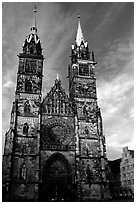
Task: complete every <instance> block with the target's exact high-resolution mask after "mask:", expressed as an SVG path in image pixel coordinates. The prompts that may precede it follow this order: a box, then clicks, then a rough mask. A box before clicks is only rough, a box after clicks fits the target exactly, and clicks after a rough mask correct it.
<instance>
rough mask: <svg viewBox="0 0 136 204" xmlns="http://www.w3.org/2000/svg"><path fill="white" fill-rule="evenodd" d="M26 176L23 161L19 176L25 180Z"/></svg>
mask: <svg viewBox="0 0 136 204" xmlns="http://www.w3.org/2000/svg"><path fill="white" fill-rule="evenodd" d="M26 177H27V170H26V164H25V163H23V164H22V165H21V168H20V178H21V179H24V180H26Z"/></svg>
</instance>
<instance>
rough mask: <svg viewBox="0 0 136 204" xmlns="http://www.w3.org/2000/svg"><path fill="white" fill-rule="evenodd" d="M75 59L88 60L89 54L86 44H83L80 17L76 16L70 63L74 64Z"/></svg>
mask: <svg viewBox="0 0 136 204" xmlns="http://www.w3.org/2000/svg"><path fill="white" fill-rule="evenodd" d="M77 59H83V60H89V59H90V53H89V48H88V43H87V42H85V40H84V36H83V32H82V28H81V24H80V15H78V28H77V35H76V40H75V45H72V63H76V62H77Z"/></svg>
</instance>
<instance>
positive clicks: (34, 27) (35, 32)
mask: <svg viewBox="0 0 136 204" xmlns="http://www.w3.org/2000/svg"><path fill="white" fill-rule="evenodd" d="M36 13H37V8H36V5H35V7H34V21H33V26H32V27H31V31H32V33H33V34H37V26H36Z"/></svg>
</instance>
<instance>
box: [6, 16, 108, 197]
mask: <svg viewBox="0 0 136 204" xmlns="http://www.w3.org/2000/svg"><path fill="white" fill-rule="evenodd" d="M35 22H36V20H35ZM18 57H19V65H18V72H17V84H16V92H15V101H14V102H13V107H12V111H11V120H10V128H9V130H8V132H6V136H5V148H4V155H3V195H4V196H3V200H5V201H91V200H103V199H106V196H107V195H108V194H109V192H108V180H107V176H106V161H107V159H106V145H105V136H104V135H103V127H102V116H101V111H100V108H99V106H98V103H97V93H96V78H95V73H94V68H95V65H96V62H95V60H94V53H93V52H92V51H91V52H90V51H89V47H88V43H87V42H86V41H85V40H84V37H83V33H82V29H81V25H80V17H79V18H78V28H77V35H76V40H75V43H74V44H73V45H72V46H71V63H70V65H69V66H68V78H69V95H67V94H66V93H65V90H64V89H63V88H62V85H61V81H60V80H59V79H56V80H55V83H54V86H53V87H52V88H51V90H50V92H49V93H48V94H47V95H46V96H45V97H44V98H43V100H42V79H43V61H44V56H43V55H42V48H41V42H40V39H39V36H38V35H37V27H36V23H35V24H34V26H33V27H32V28H31V33H30V35H29V36H28V37H27V38H26V40H25V42H24V44H23V51H22V53H19V55H18Z"/></svg>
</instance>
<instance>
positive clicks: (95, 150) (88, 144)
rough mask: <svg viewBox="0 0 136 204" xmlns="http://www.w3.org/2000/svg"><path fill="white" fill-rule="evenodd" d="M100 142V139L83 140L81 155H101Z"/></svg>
mask: <svg viewBox="0 0 136 204" xmlns="http://www.w3.org/2000/svg"><path fill="white" fill-rule="evenodd" d="M99 150H100V147H99V142H98V140H92V139H91V140H87V139H82V140H81V155H82V156H91V157H98V156H99Z"/></svg>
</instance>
